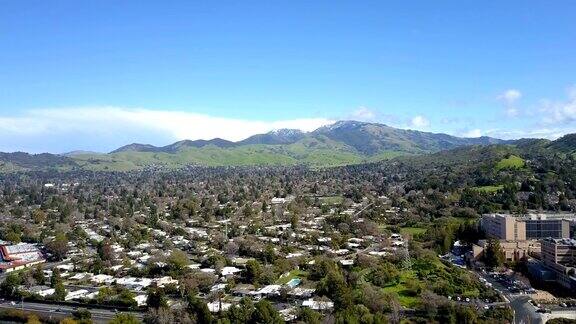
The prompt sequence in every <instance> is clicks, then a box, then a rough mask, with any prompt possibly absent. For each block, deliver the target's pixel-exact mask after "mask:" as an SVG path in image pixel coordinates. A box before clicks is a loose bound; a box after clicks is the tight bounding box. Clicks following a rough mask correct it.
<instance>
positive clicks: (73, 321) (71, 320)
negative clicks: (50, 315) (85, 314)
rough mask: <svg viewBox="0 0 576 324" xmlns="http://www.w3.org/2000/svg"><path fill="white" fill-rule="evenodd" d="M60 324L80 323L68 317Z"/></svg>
mask: <svg viewBox="0 0 576 324" xmlns="http://www.w3.org/2000/svg"><path fill="white" fill-rule="evenodd" d="M60 324H78V322H77V321H76V320H75V319H73V318H70V317H66V318H64V319H63V320H61V321H60Z"/></svg>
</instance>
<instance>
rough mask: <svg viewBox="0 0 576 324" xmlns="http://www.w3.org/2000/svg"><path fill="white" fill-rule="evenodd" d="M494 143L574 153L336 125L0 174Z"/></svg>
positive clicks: (385, 155) (320, 158)
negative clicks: (308, 130) (306, 130)
mask: <svg viewBox="0 0 576 324" xmlns="http://www.w3.org/2000/svg"><path fill="white" fill-rule="evenodd" d="M492 144H503V145H506V144H511V145H527V146H529V147H533V146H535V145H539V146H541V147H545V148H550V149H555V150H562V151H565V152H568V151H574V150H575V149H576V134H571V135H567V136H565V137H563V138H561V139H558V140H556V141H548V140H540V139H537V140H532V139H528V140H517V141H505V140H501V139H497V138H491V137H478V138H462V137H456V136H451V135H447V134H437V133H430V132H422V131H415V130H405V129H398V128H394V127H390V126H387V125H384V124H378V123H367V122H359V121H339V122H336V123H334V124H332V125H328V126H323V127H320V128H318V129H316V130H314V131H312V132H307V133H305V132H302V131H300V130H294V129H280V130H274V131H271V132H269V133H266V134H257V135H253V136H250V137H248V138H246V139H244V140H241V141H238V142H232V141H228V140H224V139H221V138H215V139H211V140H194V141H192V140H183V141H179V142H176V143H173V144H170V145H166V146H160V147H158V146H154V145H150V144H139V143H133V144H129V145H126V146H123V147H120V148H118V149H116V150H114V151H112V152H110V153H106V154H104V153H93V152H85V151H75V152H70V153H67V154H63V155H55V154H49V153H43V154H38V155H31V154H27V153H22V152H16V153H0V170H3V171H21V170H41V169H59V170H70V169H86V170H110V171H127V170H136V169H143V168H147V167H166V168H180V167H184V166H189V165H204V166H234V165H296V164H306V165H310V166H314V167H324V166H337V165H346V164H356V163H365V162H376V161H381V160H386V159H390V158H394V157H397V156H402V155H422V154H428V153H435V152H439V151H445V150H451V149H455V148H458V147H465V146H475V145H492Z"/></svg>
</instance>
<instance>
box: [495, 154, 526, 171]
mask: <svg viewBox="0 0 576 324" xmlns="http://www.w3.org/2000/svg"><path fill="white" fill-rule="evenodd" d="M523 167H524V160H523V159H522V158H521V157H519V156H516V155H510V157H508V158H505V159H502V160H500V161H498V163H496V170H506V169H522V168H523Z"/></svg>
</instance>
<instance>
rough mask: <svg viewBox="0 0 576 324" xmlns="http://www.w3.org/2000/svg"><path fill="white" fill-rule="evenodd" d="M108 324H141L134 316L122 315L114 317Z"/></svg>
mask: <svg viewBox="0 0 576 324" xmlns="http://www.w3.org/2000/svg"><path fill="white" fill-rule="evenodd" d="M108 324H140V321H139V320H138V319H137V318H136V316H134V315H132V314H128V313H120V314H118V315H116V316H114V318H113V319H112V320H111V321H110V322H108Z"/></svg>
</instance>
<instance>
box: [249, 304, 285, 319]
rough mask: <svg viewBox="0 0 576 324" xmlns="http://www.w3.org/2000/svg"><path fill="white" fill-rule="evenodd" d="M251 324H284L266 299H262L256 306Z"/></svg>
mask: <svg viewBox="0 0 576 324" xmlns="http://www.w3.org/2000/svg"><path fill="white" fill-rule="evenodd" d="M250 322H251V323H262V324H264V323H265V324H274V323H278V324H281V323H284V321H283V320H282V318H281V317H280V314H279V313H278V311H277V310H276V309H275V308H274V306H272V304H271V303H270V302H269V301H268V300H266V299H261V300H260V301H259V302H257V303H256V304H255V305H254V312H253V313H252V317H251V321H250Z"/></svg>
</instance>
